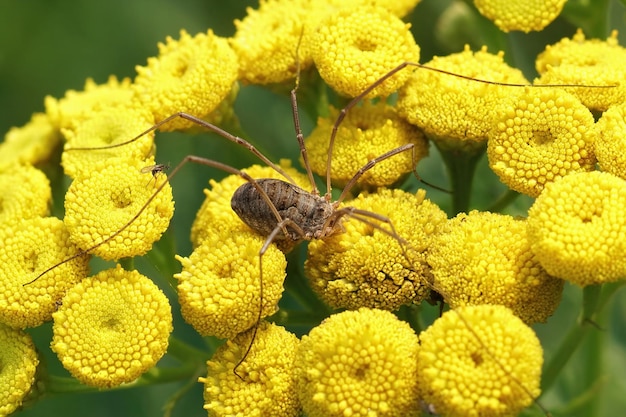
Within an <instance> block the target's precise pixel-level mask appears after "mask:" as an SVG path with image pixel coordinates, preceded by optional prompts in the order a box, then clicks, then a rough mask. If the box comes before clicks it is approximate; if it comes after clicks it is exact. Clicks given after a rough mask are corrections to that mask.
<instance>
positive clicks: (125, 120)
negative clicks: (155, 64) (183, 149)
mask: <svg viewBox="0 0 626 417" xmlns="http://www.w3.org/2000/svg"><path fill="white" fill-rule="evenodd" d="M85 117H86V116H85ZM151 126H152V115H151V114H150V112H148V111H147V110H146V109H142V108H140V107H134V108H126V107H111V108H107V109H104V110H101V111H98V112H94V113H91V117H90V118H87V119H85V121H84V122H83V123H81V124H80V125H79V126H78V127H76V128H75V129H62V132H63V135H64V136H65V139H66V143H65V152H63V155H62V159H61V164H62V165H63V170H64V171H65V174H66V175H68V176H69V177H72V178H74V177H76V176H78V175H83V176H89V175H91V172H92V171H93V169H94V166H95V165H96V164H98V162H101V161H106V160H108V159H109V158H114V157H125V158H128V159H135V160H143V159H146V158H147V157H148V155H149V154H150V153H151V151H152V147H153V143H154V132H150V133H148V134H146V135H144V136H142V137H141V138H139V139H138V140H136V141H134V142H131V143H129V144H127V145H124V146H119V147H114V148H105V149H86V150H80V149H75V150H74V149H73V148H101V147H106V146H111V145H116V144H120V143H123V142H126V141H128V140H130V139H132V137H133V136H135V135H138V134H140V133H141V132H143V131H145V130H147V129H148V128H149V127H151Z"/></svg>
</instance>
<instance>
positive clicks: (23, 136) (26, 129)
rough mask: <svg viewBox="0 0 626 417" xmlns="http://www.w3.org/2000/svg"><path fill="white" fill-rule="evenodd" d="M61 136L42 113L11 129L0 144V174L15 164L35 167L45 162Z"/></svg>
mask: <svg viewBox="0 0 626 417" xmlns="http://www.w3.org/2000/svg"><path fill="white" fill-rule="evenodd" d="M60 142H61V135H60V134H59V132H58V130H57V129H56V127H55V126H54V125H53V124H52V122H51V120H50V119H49V118H48V116H46V115H45V114H43V113H35V114H33V116H32V117H31V119H30V121H29V122H28V123H26V124H25V125H24V126H22V127H13V128H11V129H10V130H9V131H8V132H7V134H6V135H5V136H4V142H2V143H0V172H2V171H5V170H7V169H9V168H10V167H11V166H13V165H15V164H32V165H37V164H39V163H41V162H44V161H47V160H48V159H49V158H50V156H51V155H52V152H53V151H54V150H55V149H56V147H57V145H58V144H59V143H60Z"/></svg>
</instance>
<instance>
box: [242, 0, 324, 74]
mask: <svg viewBox="0 0 626 417" xmlns="http://www.w3.org/2000/svg"><path fill="white" fill-rule="evenodd" d="M312 3H313V2H312V1H311V0H296V1H293V0H261V2H260V4H259V8H258V10H257V9H253V8H251V7H248V8H247V9H246V12H247V16H246V17H245V18H244V19H243V20H239V19H236V20H235V27H236V28H237V31H236V33H235V36H234V37H233V38H232V39H231V40H230V44H231V46H232V47H233V50H234V51H235V53H236V54H237V57H238V58H239V79H240V80H242V81H244V82H246V83H251V84H270V83H280V82H283V81H287V80H290V79H293V78H295V76H296V52H297V54H298V58H299V60H300V69H301V70H304V69H306V68H307V67H309V66H310V65H311V63H312V59H311V52H310V50H309V48H308V44H307V43H306V42H302V43H300V44H299V42H300V36H301V34H302V32H303V30H307V27H308V23H307V20H308V19H307V18H308V16H310V14H311V10H310V9H311V7H312Z"/></svg>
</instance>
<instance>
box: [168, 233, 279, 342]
mask: <svg viewBox="0 0 626 417" xmlns="http://www.w3.org/2000/svg"><path fill="white" fill-rule="evenodd" d="M228 226H229V225H228V224H225V225H222V227H219V228H215V229H214V230H213V232H212V233H210V234H208V235H207V236H206V237H205V238H204V240H203V242H202V244H201V245H199V246H198V247H197V248H196V249H195V250H194V251H193V253H192V254H191V255H190V256H189V257H184V258H183V257H181V256H176V259H177V260H178V261H179V262H180V263H181V264H182V265H183V270H182V271H181V272H180V273H179V274H176V275H174V277H175V278H176V279H178V299H179V301H180V305H181V312H182V315H183V318H184V319H185V321H187V323H189V324H191V325H192V326H193V327H194V329H196V331H197V332H198V333H200V334H201V335H203V336H208V335H211V336H217V337H219V338H225V339H231V338H233V337H235V336H236V335H237V334H239V333H241V332H243V331H245V330H248V329H249V328H250V327H252V326H254V325H255V324H256V323H257V319H258V317H259V309H260V308H261V303H262V307H263V308H262V311H261V317H267V316H269V315H271V314H274V313H275V312H276V310H277V308H278V300H280V297H281V295H282V293H283V281H284V279H285V269H286V267H287V261H286V260H285V255H284V254H283V253H282V252H281V251H279V250H278V249H277V248H276V246H275V245H270V246H269V247H268V249H267V251H266V252H265V254H263V261H262V262H263V275H262V277H261V271H260V270H259V251H260V250H261V247H262V246H263V243H264V242H265V239H266V238H265V237H261V236H259V235H258V234H257V233H255V232H253V231H251V230H250V229H241V228H240V227H241V226H235V228H229V227H228ZM260 285H263V293H262V297H263V298H262V299H260V297H261V290H260Z"/></svg>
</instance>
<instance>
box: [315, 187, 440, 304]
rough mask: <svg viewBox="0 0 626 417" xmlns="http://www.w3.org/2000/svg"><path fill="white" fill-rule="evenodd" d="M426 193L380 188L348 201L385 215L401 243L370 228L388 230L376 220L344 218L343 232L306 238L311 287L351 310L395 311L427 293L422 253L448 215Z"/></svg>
mask: <svg viewBox="0 0 626 417" xmlns="http://www.w3.org/2000/svg"><path fill="white" fill-rule="evenodd" d="M424 194H425V193H424V192H423V191H422V192H421V193H420V192H418V194H417V195H412V194H409V193H406V192H403V191H401V190H386V189H383V190H380V191H379V192H378V193H376V194H370V195H367V196H365V195H360V196H359V197H358V198H356V199H355V200H352V201H350V207H355V208H357V209H359V210H366V211H371V212H372V213H376V215H377V216H386V217H387V218H388V219H389V220H390V221H391V223H392V224H393V227H394V229H395V232H396V233H397V235H398V236H399V238H400V239H404V240H405V241H404V242H400V241H398V237H394V236H390V234H388V233H384V232H383V231H381V230H378V229H377V228H376V227H374V225H379V226H380V228H381V229H383V230H387V231H389V230H390V227H389V225H387V224H385V223H384V222H381V221H379V220H378V219H377V218H372V217H366V216H361V215H359V216H357V217H356V218H352V219H346V221H345V222H344V223H343V226H344V228H345V232H344V233H339V234H337V235H334V236H331V237H329V238H326V239H324V240H313V241H311V242H309V246H308V251H309V253H308V258H307V260H306V262H305V264H304V269H305V273H306V275H307V277H308V278H309V282H310V283H311V287H312V288H313V290H314V291H315V292H316V293H317V294H318V295H319V296H320V297H321V298H322V299H323V300H324V301H325V302H326V303H328V304H329V305H331V306H332V307H334V308H350V309H356V308H359V307H376V308H382V309H386V310H396V309H398V308H399V307H400V306H401V305H402V304H408V303H411V302H419V301H420V300H422V299H423V298H425V297H428V295H429V294H430V290H429V287H428V286H426V285H425V282H424V280H425V279H426V274H427V270H426V266H425V251H426V250H427V248H428V246H429V244H430V239H431V236H432V235H433V233H435V231H436V230H437V229H438V228H439V226H440V225H441V224H443V223H444V222H445V220H446V215H445V213H444V212H443V211H442V210H441V209H440V208H439V207H437V206H436V205H435V204H433V203H431V202H430V201H428V200H424ZM360 218H362V219H365V220H367V223H365V222H363V221H360V220H359V219H360Z"/></svg>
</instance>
